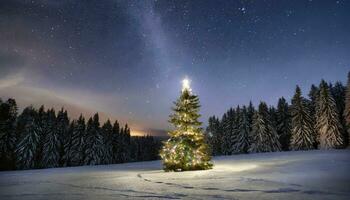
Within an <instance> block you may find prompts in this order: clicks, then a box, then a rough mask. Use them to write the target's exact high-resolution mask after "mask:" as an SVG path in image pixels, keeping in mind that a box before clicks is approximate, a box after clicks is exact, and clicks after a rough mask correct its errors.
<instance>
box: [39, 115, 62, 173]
mask: <svg viewBox="0 0 350 200" xmlns="http://www.w3.org/2000/svg"><path fill="white" fill-rule="evenodd" d="M56 127H57V120H56V113H55V110H54V109H51V110H48V111H47V132H46V135H45V138H44V146H43V161H42V163H43V166H44V167H47V168H51V167H58V166H59V161H60V149H61V142H60V139H59V133H58V131H57V129H56Z"/></svg>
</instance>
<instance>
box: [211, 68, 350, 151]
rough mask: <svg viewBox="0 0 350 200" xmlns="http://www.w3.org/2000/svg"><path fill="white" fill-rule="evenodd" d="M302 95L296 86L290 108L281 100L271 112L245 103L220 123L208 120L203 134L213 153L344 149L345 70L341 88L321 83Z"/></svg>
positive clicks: (348, 90)
mask: <svg viewBox="0 0 350 200" xmlns="http://www.w3.org/2000/svg"><path fill="white" fill-rule="evenodd" d="M344 75H345V74H344ZM308 96H309V98H304V97H303V96H302V93H301V90H300V88H299V87H298V86H297V87H296V90H295V93H294V96H293V98H292V99H291V104H288V102H287V101H286V99H285V98H283V97H281V98H280V99H279V100H278V104H277V108H276V107H273V106H270V107H268V106H267V104H266V103H265V102H260V104H259V106H258V108H257V109H255V108H254V107H253V104H252V103H251V102H250V103H249V105H248V106H241V107H240V106H237V107H236V108H230V109H229V110H228V111H227V112H226V113H225V114H224V115H223V116H222V117H221V119H219V118H218V117H216V116H212V117H210V118H209V125H208V127H207V128H206V135H207V138H208V143H209V144H210V146H211V149H212V153H213V155H232V154H239V153H258V152H273V151H288V150H310V149H332V148H346V147H347V146H349V141H350V140H349V134H350V72H349V73H348V81H347V85H346V86H344V85H343V84H342V83H341V82H339V81H338V82H336V83H335V84H334V85H333V84H332V83H327V82H326V81H324V80H322V81H321V83H320V84H319V86H315V85H311V89H310V91H309V93H308Z"/></svg>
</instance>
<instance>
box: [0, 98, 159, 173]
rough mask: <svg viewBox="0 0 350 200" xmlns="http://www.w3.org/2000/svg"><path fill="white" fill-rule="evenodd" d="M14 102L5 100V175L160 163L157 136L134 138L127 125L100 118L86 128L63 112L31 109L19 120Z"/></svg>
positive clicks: (1, 121) (1, 150)
mask: <svg viewBox="0 0 350 200" xmlns="http://www.w3.org/2000/svg"><path fill="white" fill-rule="evenodd" d="M17 112H18V109H17V104H16V101H15V100H14V99H8V100H7V101H6V102H3V101H2V100H1V99H0V170H14V169H37V168H52V167H66V166H81V165H100V164H115V163H125V162H133V161H147V160H155V159H158V151H159V148H160V145H161V142H160V141H159V140H157V139H155V138H153V137H152V136H130V128H129V127H128V125H127V124H125V125H124V126H121V125H120V124H119V123H118V121H115V122H114V123H113V125H112V123H111V122H110V121H109V120H107V121H106V122H105V123H104V124H103V125H102V126H100V122H99V115H98V114H97V113H96V114H95V115H94V116H93V117H90V118H89V119H88V120H87V122H85V118H84V117H83V116H82V115H81V116H80V117H79V118H78V119H74V120H70V119H69V118H68V114H67V111H66V110H64V109H63V108H62V109H61V110H60V111H59V112H58V113H57V114H56V112H55V110H54V109H48V110H45V108H44V106H41V107H40V108H39V109H38V110H37V109H35V108H33V107H32V106H29V107H26V108H25V109H24V110H23V112H22V113H21V114H20V115H18V114H17Z"/></svg>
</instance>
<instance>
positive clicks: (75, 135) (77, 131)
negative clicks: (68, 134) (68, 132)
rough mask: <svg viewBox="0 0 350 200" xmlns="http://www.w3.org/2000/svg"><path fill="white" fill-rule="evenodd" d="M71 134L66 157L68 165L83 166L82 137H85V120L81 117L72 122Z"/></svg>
mask: <svg viewBox="0 0 350 200" xmlns="http://www.w3.org/2000/svg"><path fill="white" fill-rule="evenodd" d="M72 126H73V132H72V140H71V147H70V148H69V153H68V156H69V158H70V165H72V166H78V165H83V164H84V163H83V161H84V160H83V159H84V135H85V119H84V117H83V115H80V116H79V119H78V120H73V122H72Z"/></svg>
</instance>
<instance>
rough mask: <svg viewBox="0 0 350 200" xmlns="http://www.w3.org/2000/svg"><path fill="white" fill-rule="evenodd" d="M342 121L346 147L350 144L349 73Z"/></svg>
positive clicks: (349, 74)
mask: <svg viewBox="0 0 350 200" xmlns="http://www.w3.org/2000/svg"><path fill="white" fill-rule="evenodd" d="M343 116H344V121H345V125H346V130H347V132H348V145H349V144H350V72H349V73H348V82H347V84H346V93H345V109H344V113H343Z"/></svg>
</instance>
